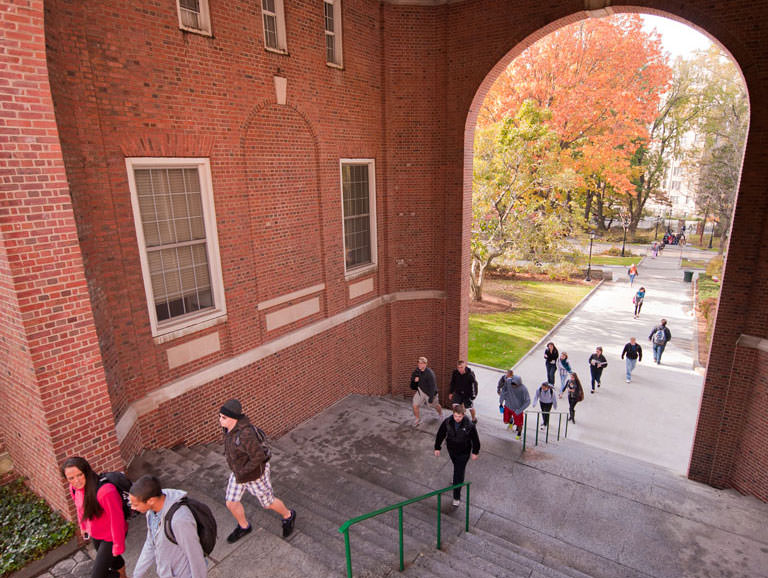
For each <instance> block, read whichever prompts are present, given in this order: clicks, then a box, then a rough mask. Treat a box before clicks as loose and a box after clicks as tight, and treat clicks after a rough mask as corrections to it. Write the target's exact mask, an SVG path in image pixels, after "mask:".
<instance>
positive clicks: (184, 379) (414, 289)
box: [0, 0, 768, 509]
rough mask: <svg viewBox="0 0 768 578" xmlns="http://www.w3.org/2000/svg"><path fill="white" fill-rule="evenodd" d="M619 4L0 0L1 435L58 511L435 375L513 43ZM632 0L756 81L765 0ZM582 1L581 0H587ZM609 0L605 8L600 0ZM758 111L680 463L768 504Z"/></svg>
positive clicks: (760, 86) (767, 13)
mask: <svg viewBox="0 0 768 578" xmlns="http://www.w3.org/2000/svg"><path fill="white" fill-rule="evenodd" d="M607 4H610V3H609V2H600V1H599V0H581V1H579V0H569V1H561V2H554V3H541V2H532V1H522V2H505V1H501V0H467V1H461V0H458V1H443V0H413V1H410V0H391V1H386V0H385V1H374V0H325V1H324V2H321V1H316V2H310V1H308V0H264V1H263V2H252V1H245V0H228V1H226V2H224V1H220V0H154V1H152V2H150V1H149V0H137V1H136V2H133V3H114V2H107V1H106V0H101V1H100V0H93V1H91V2H88V3H85V2H71V1H68V0H47V1H45V2H43V1H42V0H0V7H1V8H2V10H0V34H2V38H3V49H2V51H0V146H1V147H2V158H1V159H0V171H1V172H0V175H1V177H2V178H1V180H0V315H1V316H2V325H1V326H0V364H2V371H1V373H0V407H2V408H3V419H2V420H0V444H1V445H2V447H3V448H5V450H6V451H8V452H9V453H10V454H11V456H12V458H13V460H14V463H15V466H16V468H17V470H18V471H19V472H20V473H22V474H24V475H27V476H29V477H30V478H31V480H32V483H33V485H34V486H35V488H36V489H37V490H38V491H40V492H41V493H43V494H44V495H45V496H46V497H48V498H49V500H51V501H52V502H53V503H54V505H56V506H57V507H59V508H61V509H66V508H67V507H68V505H67V501H66V494H65V492H64V491H63V481H62V479H61V477H60V475H59V473H58V469H57V464H58V463H60V462H61V461H62V459H63V458H64V457H65V456H67V455H70V454H73V453H77V454H81V455H84V456H86V457H88V458H90V459H91V460H92V461H93V462H94V463H95V464H96V466H97V467H98V468H102V469H105V468H110V467H118V466H120V465H121V464H122V463H123V462H126V461H129V460H130V459H131V458H132V457H133V456H135V455H136V454H137V452H139V451H140V450H141V448H145V447H157V446H169V445H173V444H177V443H180V442H184V443H194V442H200V441H204V440H209V439H211V438H213V437H215V436H216V435H217V434H218V432H217V429H216V420H215V416H216V413H217V411H218V408H219V406H220V403H221V401H222V400H223V399H225V398H228V397H233V396H237V397H240V398H241V399H243V401H244V403H245V406H246V408H247V409H248V413H249V414H250V415H252V416H253V417H254V418H255V419H256V420H257V421H258V422H260V423H262V424H264V426H265V428H266V429H267V430H268V431H269V432H270V433H272V434H278V433H280V432H283V431H285V430H287V429H289V428H290V427H292V426H293V425H295V424H297V423H299V422H300V421H302V420H304V419H306V418H308V417H310V416H311V415H313V414H315V413H316V412H318V411H320V410H322V409H323V408H325V407H327V406H328V405H330V404H332V403H333V402H334V401H336V400H338V399H340V398H341V397H343V396H344V395H346V394H348V393H353V392H354V393H365V394H374V395H379V394H386V393H394V394H399V393H405V391H406V389H407V385H406V383H407V375H408V372H409V371H410V369H411V367H412V366H413V363H414V359H415V356H416V355H418V354H425V355H427V356H428V357H429V358H430V361H431V364H432V365H433V367H435V369H436V371H437V374H438V377H439V380H440V384H441V387H443V388H444V387H445V385H446V380H447V378H448V376H449V375H450V373H449V372H450V369H451V368H452V366H453V362H454V360H455V359H456V358H458V357H464V356H465V354H466V348H467V309H468V295H467V293H468V283H467V282H466V280H467V278H468V268H469V236H470V214H471V211H470V204H471V199H470V180H471V158H472V140H473V131H474V125H475V119H476V115H477V111H478V108H479V106H480V104H481V102H482V99H483V97H484V95H485V94H486V92H487V90H488V89H489V87H490V85H491V84H492V82H493V80H494V79H495V78H496V77H497V76H498V74H499V73H500V72H501V71H502V70H503V69H504V68H505V67H506V65H507V64H508V63H509V62H510V61H511V60H512V58H514V57H515V56H516V55H517V54H519V53H520V52H521V51H522V50H523V49H525V48H526V47H527V46H529V45H530V44H531V43H532V42H534V41H535V40H537V39H539V38H541V37H543V36H544V35H546V34H548V33H549V32H551V31H553V30H555V29H556V28H557V27H560V26H562V25H565V24H568V23H571V22H575V21H577V20H579V19H582V18H585V17H590V16H592V17H594V16H599V15H601V14H604V13H605V10H606V5H607ZM697 4H698V3H692V2H689V3H684V4H680V3H674V2H669V1H664V0H646V1H641V2H639V3H638V2H634V3H633V5H634V6H636V7H638V8H635V10H643V11H646V12H649V13H658V14H661V15H667V16H672V17H677V18H680V19H684V20H686V21H687V22H689V23H692V24H694V25H696V26H698V27H700V28H701V29H703V30H704V31H706V32H709V33H710V34H711V35H712V36H713V37H714V38H716V39H717V40H719V41H720V42H721V43H722V45H723V46H724V47H725V48H726V49H727V50H729V51H730V52H731V54H732V55H733V56H734V58H735V59H736V60H737V62H738V63H739V65H740V66H741V69H742V71H743V74H744V77H745V81H746V84H747V86H748V89H749V92H750V97H751V99H752V102H756V103H760V102H763V99H762V98H761V97H762V96H763V95H764V94H765V83H766V78H767V77H768V75H767V74H766V66H768V65H767V64H766V60H767V57H768V49H766V40H767V38H766V32H765V26H758V25H757V24H758V23H762V24H765V23H766V21H767V20H766V17H768V6H766V5H765V4H764V3H755V2H750V1H748V0H734V1H733V2H730V3H728V5H727V9H726V8H724V6H723V5H722V4H717V3H715V4H701V5H700V6H699V5H697ZM587 8H589V9H590V10H589V11H587V10H586V9H587ZM607 9H608V10H613V11H616V12H618V11H622V10H624V9H623V8H621V7H619V6H616V7H614V8H612V9H611V8H610V7H608V8H607ZM767 121H768V113H766V112H764V111H763V109H762V108H761V107H755V108H754V109H753V111H752V118H751V125H750V136H749V141H748V145H747V151H746V158H745V161H744V171H743V177H742V183H741V188H740V192H739V197H738V205H737V207H736V214H735V219H734V228H733V233H732V236H731V249H730V252H729V259H728V263H727V266H726V272H725V280H724V284H723V292H722V296H721V300H720V306H719V314H718V320H717V327H716V331H715V335H714V339H713V346H712V353H711V356H710V367H709V372H708V374H707V379H706V387H705V392H704V396H703V399H702V403H701V416H700V422H699V428H698V432H697V436H696V441H695V446H694V450H693V456H692V461H691V466H690V476H691V477H692V478H693V479H696V480H700V481H703V482H706V483H709V484H713V485H715V486H721V487H735V488H738V489H739V490H741V491H744V492H748V493H752V494H754V495H756V496H758V497H760V498H761V499H763V500H765V499H768V442H766V441H765V440H767V439H768V419H767V418H766V416H767V415H768V411H766V410H767V409H768V407H767V406H768V393H766V392H767V390H768V345H766V344H767V343H768V329H767V328H768V301H766V299H764V298H763V299H759V298H758V299H755V298H754V297H756V296H762V295H765V294H766V293H768V267H766V265H767V264H768V259H767V258H766V257H765V251H766V249H768V233H766V231H767V230H768V227H766V224H767V223H766V220H767V219H766V218H767V217H768V206H767V205H768V197H767V196H766V195H765V193H764V179H765V177H764V174H765V173H766V169H767V168H768V160H767V159H766V148H765V147H766V145H765V142H766V122H767Z"/></svg>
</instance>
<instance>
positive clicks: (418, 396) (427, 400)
mask: <svg viewBox="0 0 768 578" xmlns="http://www.w3.org/2000/svg"><path fill="white" fill-rule="evenodd" d="M428 363H429V361H428V360H427V358H426V357H419V359H418V360H417V363H416V369H414V370H413V373H411V389H412V390H413V391H414V393H413V426H414V427H417V426H418V425H420V424H421V417H420V415H419V412H420V409H421V406H422V405H428V406H429V407H431V408H433V409H434V410H435V411H436V412H437V417H438V418H439V419H443V408H442V407H441V406H440V400H439V399H438V394H437V378H436V377H435V372H434V371H432V368H430V367H427V364H428Z"/></svg>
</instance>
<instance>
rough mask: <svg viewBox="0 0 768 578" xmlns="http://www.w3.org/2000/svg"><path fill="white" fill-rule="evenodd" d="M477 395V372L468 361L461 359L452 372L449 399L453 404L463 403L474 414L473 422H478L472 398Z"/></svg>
mask: <svg viewBox="0 0 768 578" xmlns="http://www.w3.org/2000/svg"><path fill="white" fill-rule="evenodd" d="M476 397H477V378H476V377H475V373H474V372H473V371H472V370H471V369H470V368H469V367H467V362H466V361H464V360H461V359H460V360H459V362H458V363H457V364H456V369H454V370H453V373H452V374H451V385H450V393H449V394H448V400H449V401H450V402H451V404H452V405H463V406H464V408H465V409H468V410H469V413H470V414H472V423H477V415H475V408H474V407H472V400H474V399H475V398H476Z"/></svg>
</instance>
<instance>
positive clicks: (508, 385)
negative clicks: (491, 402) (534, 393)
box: [499, 378, 531, 414]
mask: <svg viewBox="0 0 768 578" xmlns="http://www.w3.org/2000/svg"><path fill="white" fill-rule="evenodd" d="M501 403H504V405H506V406H507V409H509V410H510V411H513V412H515V413H517V414H520V413H523V412H524V411H525V408H527V407H528V406H529V405H531V395H530V394H529V393H528V389H527V388H526V387H525V386H524V385H523V384H518V383H517V382H516V381H515V380H514V378H512V379H511V378H507V379H506V381H505V383H504V385H503V386H502V388H501V392H500V393H499V404H501Z"/></svg>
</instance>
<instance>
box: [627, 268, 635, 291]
mask: <svg viewBox="0 0 768 578" xmlns="http://www.w3.org/2000/svg"><path fill="white" fill-rule="evenodd" d="M627 275H629V286H630V287H632V286H633V285H634V284H635V278H636V277H637V266H636V265H635V264H634V263H632V264H631V265H630V266H629V269H628V270H627Z"/></svg>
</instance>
